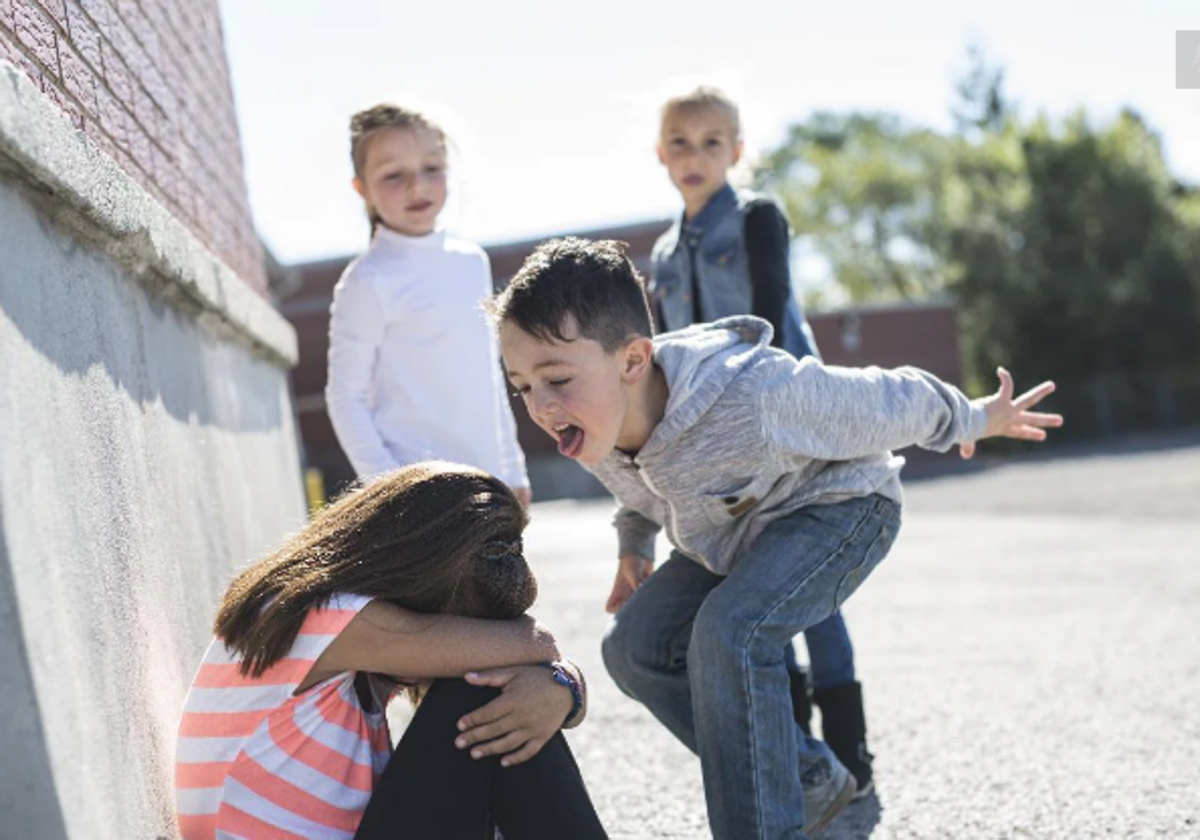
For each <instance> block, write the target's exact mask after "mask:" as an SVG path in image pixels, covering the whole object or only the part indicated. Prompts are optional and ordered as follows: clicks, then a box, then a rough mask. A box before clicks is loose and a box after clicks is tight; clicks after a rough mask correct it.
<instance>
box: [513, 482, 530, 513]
mask: <svg viewBox="0 0 1200 840" xmlns="http://www.w3.org/2000/svg"><path fill="white" fill-rule="evenodd" d="M513 495H514V496H516V497H517V501H518V502H520V503H521V507H523V508H526V509H528V508H529V506H530V505H531V504H533V490H532V489H530V488H529V487H514V488H513Z"/></svg>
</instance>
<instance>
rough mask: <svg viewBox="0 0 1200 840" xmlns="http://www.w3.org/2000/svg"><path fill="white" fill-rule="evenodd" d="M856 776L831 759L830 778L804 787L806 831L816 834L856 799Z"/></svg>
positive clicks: (806, 832)
mask: <svg viewBox="0 0 1200 840" xmlns="http://www.w3.org/2000/svg"><path fill="white" fill-rule="evenodd" d="M856 789H857V787H856V785H855V783H854V776H853V775H851V773H850V771H849V770H847V769H846V768H845V767H843V766H842V764H841V762H839V761H837V760H836V759H830V761H829V778H828V780H826V781H824V782H822V783H820V784H818V785H813V786H811V787H810V786H808V785H806V786H805V787H804V833H805V834H815V833H816V832H818V831H820V830H821V829H823V828H825V826H827V825H829V824H830V823H831V822H833V818H834V817H836V816H837V815H838V814H840V813H841V812H842V810H843V809H844V808H845V807H846V806H847V805H849V804H850V800H852V799H854V792H855V790H856Z"/></svg>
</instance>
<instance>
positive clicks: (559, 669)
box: [538, 662, 583, 727]
mask: <svg viewBox="0 0 1200 840" xmlns="http://www.w3.org/2000/svg"><path fill="white" fill-rule="evenodd" d="M538 664H539V665H541V666H542V667H543V668H549V669H550V673H551V674H552V675H553V677H554V681H555V682H556V683H558V684H559V685H561V686H562V687H564V688H565V689H567V690H568V691H570V692H571V711H570V712H569V713H568V714H567V716H566V718H565V719H564V720H563V726H564V727H565V726H566V725H567V724H569V723H570V722H571V721H572V720H574V719H575V717H576V715H578V714H579V713H580V712H581V711H582V710H583V686H581V685H580V684H579V680H577V679H575V675H574V674H573V673H571V670H570V669H569V668H567V666H566V665H565V664H563V663H562V662H539V663H538Z"/></svg>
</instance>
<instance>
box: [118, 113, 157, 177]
mask: <svg viewBox="0 0 1200 840" xmlns="http://www.w3.org/2000/svg"><path fill="white" fill-rule="evenodd" d="M126 132H127V133H126V137H127V140H126V143H125V150H126V151H127V152H129V154H130V156H131V157H132V158H133V159H134V160H135V161H137V165H138V166H140V167H141V168H142V171H143V172H145V173H146V175H147V176H149V178H150V179H153V178H154V153H153V152H151V151H150V148H151V143H150V138H149V137H147V136H146V132H145V131H144V130H143V129H142V127H141V126H140V125H138V124H137V123H136V122H135V121H133V120H130V121H129V122H128V123H127V124H126Z"/></svg>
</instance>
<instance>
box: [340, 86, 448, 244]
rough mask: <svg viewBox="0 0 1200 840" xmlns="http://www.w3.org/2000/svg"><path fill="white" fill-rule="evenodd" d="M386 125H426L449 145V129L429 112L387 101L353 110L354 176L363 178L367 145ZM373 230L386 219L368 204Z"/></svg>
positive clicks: (405, 126) (418, 127)
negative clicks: (434, 119)
mask: <svg viewBox="0 0 1200 840" xmlns="http://www.w3.org/2000/svg"><path fill="white" fill-rule="evenodd" d="M384 128H401V129H408V130H414V129H424V130H426V131H431V132H433V133H434V134H436V135H437V137H438V140H440V141H441V144H442V148H443V149H445V148H446V141H447V138H446V132H445V131H444V130H443V129H442V127H441V126H440V125H438V124H437V123H436V122H434V121H433V120H432V119H430V118H429V117H428V116H426V115H425V114H422V113H420V112H419V111H414V110H412V109H410V108H403V107H401V106H399V105H393V104H392V103H390V102H383V103H381V104H379V105H373V106H371V107H370V108H365V109H363V110H362V111H359V112H357V113H355V114H353V115H352V116H351V117H350V162H351V163H352V164H353V165H354V177H355V178H360V179H361V178H362V176H363V166H365V165H366V162H367V146H368V145H369V144H368V141H369V140H370V139H371V136H372V135H373V134H374V133H375V132H377V131H379V130H381V129H384ZM367 215H368V217H369V218H370V220H371V233H372V234H374V233H375V228H377V227H378V226H379V223H380V222H381V221H382V220H381V219H380V218H379V215H378V214H377V213H376V212H375V210H374V209H373V208H368V210H367Z"/></svg>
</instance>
